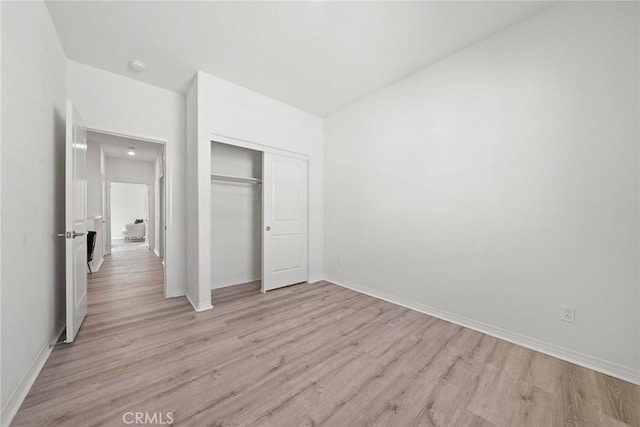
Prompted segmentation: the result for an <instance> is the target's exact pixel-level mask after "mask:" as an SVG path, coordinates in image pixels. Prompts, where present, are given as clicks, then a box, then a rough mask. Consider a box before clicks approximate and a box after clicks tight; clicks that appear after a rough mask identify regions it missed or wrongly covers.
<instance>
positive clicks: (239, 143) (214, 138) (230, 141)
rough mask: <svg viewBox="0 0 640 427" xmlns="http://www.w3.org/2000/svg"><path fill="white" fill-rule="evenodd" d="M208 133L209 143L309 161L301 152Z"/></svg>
mask: <svg viewBox="0 0 640 427" xmlns="http://www.w3.org/2000/svg"><path fill="white" fill-rule="evenodd" d="M209 135H210V143H211V142H218V143H220V144H226V145H232V146H235V147H241V148H248V149H249V150H254V151H261V152H263V153H273V154H279V155H281V156H287V157H293V158H295V159H300V160H307V161H309V158H310V156H309V155H307V154H302V153H299V152H297V151H290V150H283V149H280V148H275V147H272V146H270V145H264V144H260V143H257V142H252V141H246V140H244V139H238V138H234V137H232V136H227V135H220V134H217V133H213V132H210V133H209Z"/></svg>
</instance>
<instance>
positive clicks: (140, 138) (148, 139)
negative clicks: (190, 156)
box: [86, 127, 167, 145]
mask: <svg viewBox="0 0 640 427" xmlns="http://www.w3.org/2000/svg"><path fill="white" fill-rule="evenodd" d="M86 129H87V130H88V131H89V132H94V133H101V134H104V135H110V136H117V137H120V138H127V139H137V140H138V141H146V142H153V143H154V144H163V145H164V144H166V143H167V140H166V139H163V138H155V137H151V136H137V135H130V134H126V133H119V132H112V131H108V130H104V129H97V128H90V127H88V128H86Z"/></svg>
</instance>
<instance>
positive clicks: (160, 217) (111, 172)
mask: <svg viewBox="0 0 640 427" xmlns="http://www.w3.org/2000/svg"><path fill="white" fill-rule="evenodd" d="M165 164H166V161H165V144H164V143H159V142H152V141H147V140H142V139H137V138H132V137H125V136H122V135H117V134H112V133H106V132H102V131H96V130H89V131H88V133H87V220H88V223H89V224H90V227H92V228H91V229H92V230H95V232H96V235H97V239H96V249H95V255H94V260H93V261H92V264H91V265H90V266H91V268H92V271H93V272H94V273H96V272H97V273H100V270H101V268H100V266H101V265H102V261H103V260H104V262H105V265H109V266H113V267H116V268H121V269H126V266H127V265H130V263H129V260H131V259H134V258H136V257H137V258H139V259H144V260H147V258H148V260H147V261H149V262H152V260H153V259H158V260H159V261H160V263H161V265H163V264H164V263H163V262H162V261H163V260H164V257H161V256H160V252H161V251H164V247H163V248H162V249H161V248H160V245H161V242H162V245H163V246H164V242H166V238H165V235H164V234H165V232H166V231H165V227H164V223H165V218H166V217H165V215H164V214H165V206H164V204H165V200H166V197H164V195H165V191H166V186H165V185H164V177H165V176H166V171H165ZM161 196H162V197H161ZM100 235H102V236H103V238H102V239H100ZM101 249H102V250H101ZM125 250H126V254H123V253H122V252H123V251H125ZM116 252H121V253H120V254H119V255H118V256H116ZM143 252H147V254H143ZM160 258H162V259H160ZM107 261H109V262H107ZM147 261H145V262H147ZM94 264H95V266H94ZM94 267H95V268H94ZM100 276H103V274H100ZM163 276H166V275H165V274H163ZM106 279H108V278H106ZM163 282H164V290H165V293H166V280H163ZM90 291H91V289H90Z"/></svg>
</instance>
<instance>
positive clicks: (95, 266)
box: [91, 256, 104, 273]
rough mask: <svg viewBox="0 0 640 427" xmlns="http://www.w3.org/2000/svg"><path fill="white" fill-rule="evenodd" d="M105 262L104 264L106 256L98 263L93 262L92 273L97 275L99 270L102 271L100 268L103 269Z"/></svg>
mask: <svg viewBox="0 0 640 427" xmlns="http://www.w3.org/2000/svg"><path fill="white" fill-rule="evenodd" d="M103 262H104V256H103V257H100V259H99V260H97V261H91V272H92V273H95V272H97V271H98V270H100V267H102V263H103Z"/></svg>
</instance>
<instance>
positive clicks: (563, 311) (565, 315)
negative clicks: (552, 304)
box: [560, 305, 576, 323]
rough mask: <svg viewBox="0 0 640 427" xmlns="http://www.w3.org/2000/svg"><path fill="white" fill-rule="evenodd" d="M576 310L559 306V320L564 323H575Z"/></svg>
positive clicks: (566, 306)
mask: <svg viewBox="0 0 640 427" xmlns="http://www.w3.org/2000/svg"><path fill="white" fill-rule="evenodd" d="M575 315H576V309H575V307H571V306H568V305H561V306H560V320H563V321H565V322H569V323H574V322H575Z"/></svg>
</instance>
